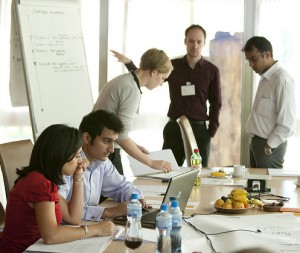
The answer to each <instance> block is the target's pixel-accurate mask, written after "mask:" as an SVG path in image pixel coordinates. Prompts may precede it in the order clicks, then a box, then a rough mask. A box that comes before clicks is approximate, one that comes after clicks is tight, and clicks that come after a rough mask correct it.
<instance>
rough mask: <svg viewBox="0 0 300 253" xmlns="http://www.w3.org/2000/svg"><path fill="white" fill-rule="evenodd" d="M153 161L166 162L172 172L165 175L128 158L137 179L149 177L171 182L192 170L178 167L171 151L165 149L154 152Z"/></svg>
mask: <svg viewBox="0 0 300 253" xmlns="http://www.w3.org/2000/svg"><path fill="white" fill-rule="evenodd" d="M149 156H150V157H151V159H153V160H165V161H168V162H169V163H171V165H172V171H171V172H170V173H167V174H165V173H164V172H160V171H159V170H155V169H152V168H150V167H149V166H147V165H145V164H143V163H141V162H139V161H138V160H136V159H134V158H133V157H131V156H128V159H129V162H130V167H131V170H132V172H133V175H134V176H135V177H148V178H155V179H162V180H169V179H170V178H172V177H174V176H177V175H180V174H182V173H185V172H187V171H190V170H191V169H190V168H181V167H178V164H177V162H176V159H175V157H174V154H173V152H172V150H171V149H163V150H159V151H154V152H151V153H150V154H149Z"/></svg>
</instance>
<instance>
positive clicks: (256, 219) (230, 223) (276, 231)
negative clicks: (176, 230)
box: [181, 213, 300, 253]
mask: <svg viewBox="0 0 300 253" xmlns="http://www.w3.org/2000/svg"><path fill="white" fill-rule="evenodd" d="M187 222H190V223H191V224H193V226H195V227H196V228H197V229H200V230H201V231H203V232H204V233H207V234H210V235H208V237H209V238H210V239H211V240H212V244H213V246H214V248H215V250H216V251H217V252H222V253H231V252H234V251H240V252H243V250H245V249H246V248H254V247H258V248H261V249H265V250H267V251H268V252H272V253H279V252H281V253H290V252H300V239H299V238H300V222H299V220H298V219H297V218H296V216H295V215H293V214H291V213H271V214H262V215H240V216H239V215H230V216H225V215H196V216H194V217H192V218H190V219H187ZM183 224H184V226H185V225H186V223H183ZM190 229H193V228H192V227H190ZM182 230H185V227H183V229H182ZM189 231H192V230H188V231H187V232H186V233H182V247H181V248H182V252H194V251H201V252H203V253H211V252H212V249H211V248H210V246H209V244H208V242H207V241H206V239H205V237H204V236H202V235H199V233H198V234H195V235H194V236H193V234H192V233H188V232H189ZM222 233H223V234H222ZM253 252H254V251H253ZM255 252H258V251H255Z"/></svg>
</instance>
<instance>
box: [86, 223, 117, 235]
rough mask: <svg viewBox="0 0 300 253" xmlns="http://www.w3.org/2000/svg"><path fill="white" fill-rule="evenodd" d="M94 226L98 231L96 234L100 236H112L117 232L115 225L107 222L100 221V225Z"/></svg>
mask: <svg viewBox="0 0 300 253" xmlns="http://www.w3.org/2000/svg"><path fill="white" fill-rule="evenodd" d="M92 226H93V227H94V228H95V229H96V234H97V235H98V236H108V235H112V234H113V233H114V232H115V230H116V226H115V224H114V223H112V222H111V221H107V220H105V221H100V222H99V223H97V224H95V225H92Z"/></svg>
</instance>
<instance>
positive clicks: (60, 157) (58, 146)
mask: <svg viewBox="0 0 300 253" xmlns="http://www.w3.org/2000/svg"><path fill="white" fill-rule="evenodd" d="M81 146H82V136H81V133H80V132H79V130H78V129H76V128H73V127H69V126H66V125H62V124H56V125H51V126H49V127H47V128H46V129H45V130H44V131H43V132H42V133H41V135H40V136H39V137H38V139H37V141H36V142H35V144H34V146H33V149H32V153H31V157H30V162H29V166H28V167H25V168H23V169H17V174H18V175H19V177H18V178H17V180H16V182H17V181H18V180H19V179H20V178H22V177H25V176H26V175H27V174H28V173H29V172H31V171H38V172H40V173H42V174H43V175H44V176H45V177H46V178H47V179H48V180H50V181H51V182H52V183H54V184H56V185H62V184H64V180H63V175H62V168H63V166H64V164H65V163H66V162H69V161H71V160H72V159H73V158H74V156H75V155H76V152H77V151H78V149H79V148H80V147H81Z"/></svg>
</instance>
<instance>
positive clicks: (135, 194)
mask: <svg viewBox="0 0 300 253" xmlns="http://www.w3.org/2000/svg"><path fill="white" fill-rule="evenodd" d="M138 198H139V195H138V194H137V193H132V194H131V199H138Z"/></svg>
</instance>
